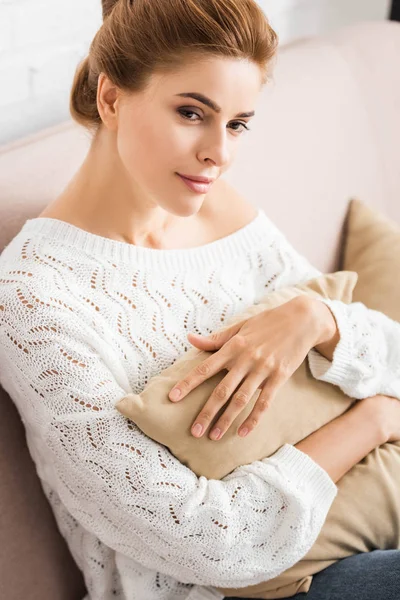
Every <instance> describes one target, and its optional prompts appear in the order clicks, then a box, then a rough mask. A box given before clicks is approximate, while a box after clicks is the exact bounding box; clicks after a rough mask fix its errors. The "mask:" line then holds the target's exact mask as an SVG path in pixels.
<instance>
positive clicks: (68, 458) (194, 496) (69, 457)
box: [0, 284, 337, 587]
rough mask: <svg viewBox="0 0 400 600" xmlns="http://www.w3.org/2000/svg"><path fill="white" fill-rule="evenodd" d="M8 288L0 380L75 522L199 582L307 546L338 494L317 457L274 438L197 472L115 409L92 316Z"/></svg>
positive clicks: (256, 570) (111, 366)
mask: <svg viewBox="0 0 400 600" xmlns="http://www.w3.org/2000/svg"><path fill="white" fill-rule="evenodd" d="M2 287H3V290H2V289H1V288H2ZM17 287H18V290H16V289H15V288H13V289H12V293H11V290H10V293H9V292H8V291H7V292H5V289H4V286H0V308H1V309H2V310H0V382H1V384H2V386H3V387H4V389H5V390H6V391H7V392H8V393H9V395H10V396H11V398H12V399H13V401H14V403H15V405H16V406H17V409H18V411H19V413H20V416H21V418H22V420H23V422H24V425H25V428H26V431H27V437H28V439H29V449H30V452H31V454H32V458H33V459H34V461H35V463H36V466H37V472H38V474H39V476H40V477H41V478H42V479H43V480H45V481H46V482H47V483H48V485H49V486H50V487H51V488H53V489H54V490H55V491H56V492H57V494H58V495H59V497H60V499H61V501H62V502H63V504H64V505H65V507H66V508H67V509H68V511H69V512H70V513H71V515H72V516H73V517H74V518H75V519H76V520H77V521H79V522H80V523H81V525H82V526H83V527H85V528H87V530H89V531H91V532H92V533H94V534H95V535H96V536H97V537H98V538H99V539H100V540H101V541H102V542H104V543H105V544H107V545H108V546H109V547H110V548H112V549H114V550H115V551H117V552H119V553H121V554H122V555H124V556H125V557H128V559H129V558H130V559H133V560H135V561H137V562H139V563H140V564H142V565H143V566H145V567H147V568H149V569H153V570H157V571H159V572H161V573H164V574H166V575H169V576H172V577H174V578H176V579H177V580H179V581H181V582H184V583H188V584H199V585H204V586H208V585H210V586H220V587H244V586H248V585H253V584H257V583H260V582H262V581H266V580H268V579H270V578H273V577H275V576H277V575H278V574H280V573H281V572H283V571H284V570H286V569H288V568H289V567H290V566H292V565H293V564H295V563H296V562H297V561H298V560H300V559H301V558H302V557H303V556H304V555H305V554H306V553H307V552H308V550H309V549H310V548H311V546H312V545H313V544H314V542H315V540H316V538H317V536H318V534H319V532H320V530H321V528H322V526H323V523H324V521H325V519H326V516H327V513H328V511H329V508H330V506H331V504H332V502H333V500H334V498H335V496H336V494H337V487H336V485H335V484H334V483H333V481H332V480H331V478H330V477H329V476H328V474H327V473H326V472H325V471H324V470H323V469H322V468H321V467H320V466H319V465H318V464H317V463H315V462H314V461H313V460H312V459H311V458H310V457H309V456H308V455H307V454H305V453H303V452H301V451H299V450H297V448H295V447H294V446H291V445H284V446H282V447H281V448H280V449H279V450H278V451H277V452H276V453H275V454H274V455H273V456H271V457H269V458H266V459H263V460H260V461H255V462H253V463H251V464H246V465H243V466H240V467H238V468H237V469H235V470H234V471H233V472H232V473H230V474H229V475H227V476H226V477H225V478H224V479H222V480H208V479H207V478H205V477H203V476H201V477H197V476H196V475H195V474H194V473H193V471H191V470H190V469H189V468H187V467H186V466H184V465H183V464H182V463H180V461H179V460H178V459H176V458H175V457H174V456H173V455H172V454H171V453H170V451H169V450H168V448H166V447H165V446H163V445H161V444H158V443H157V442H155V441H154V440H152V439H150V438H148V437H147V436H146V435H145V434H144V433H143V432H141V431H140V430H139V429H138V428H137V426H136V425H135V424H134V423H133V422H132V421H130V420H129V419H126V418H125V417H124V416H122V415H121V414H120V413H119V412H118V411H117V410H116V409H115V407H114V405H115V403H116V402H117V401H118V400H119V399H121V398H122V397H124V396H125V395H126V394H127V393H129V392H131V391H132V389H131V387H130V385H129V381H128V380H127V377H126V375H125V374H124V371H123V368H122V363H121V361H120V360H119V356H118V353H117V352H116V350H114V349H111V347H110V345H109V344H108V343H107V340H106V339H104V338H103V336H102V335H101V333H98V332H97V330H96V329H95V328H93V327H92V323H91V322H90V319H88V321H87V322H84V321H82V320H81V319H80V318H79V317H77V313H76V312H75V311H74V310H72V309H71V306H69V305H68V304H69V302H68V300H70V298H69V297H67V296H66V295H64V296H60V294H58V295H57V294H51V296H52V297H51V298H49V299H48V301H40V302H35V303H34V304H32V303H30V302H27V301H25V299H26V297H27V295H26V294H25V293H24V289H23V285H22V284H19V285H18V286H17ZM17 292H18V294H19V297H18V301H17ZM31 297H32V296H31ZM37 297H39V295H38V296H37ZM42 299H43V296H42Z"/></svg>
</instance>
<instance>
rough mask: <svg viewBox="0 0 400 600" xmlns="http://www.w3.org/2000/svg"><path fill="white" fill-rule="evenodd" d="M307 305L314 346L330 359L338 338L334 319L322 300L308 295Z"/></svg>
mask: <svg viewBox="0 0 400 600" xmlns="http://www.w3.org/2000/svg"><path fill="white" fill-rule="evenodd" d="M308 300H309V302H308V306H309V310H310V313H311V315H312V322H313V324H314V331H315V343H314V346H313V348H315V349H316V350H317V351H318V352H319V353H320V354H322V355H323V356H324V357H325V358H327V359H328V360H330V361H332V360H333V354H334V351H335V348H336V346H337V344H338V343H339V340H340V332H339V328H338V326H337V323H336V319H335V317H334V315H333V313H332V311H331V309H330V308H329V306H327V305H326V304H325V303H324V302H321V300H318V299H317V298H312V297H310V296H308Z"/></svg>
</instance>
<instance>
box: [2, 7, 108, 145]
mask: <svg viewBox="0 0 400 600" xmlns="http://www.w3.org/2000/svg"><path fill="white" fill-rule="evenodd" d="M101 20H102V19H101V2H100V0H67V1H65V0H0V144H2V143H6V142H7V141H12V140H14V139H17V138H20V137H23V136H25V135H27V134H30V133H34V132H35V131H37V130H39V129H42V128H44V127H49V126H51V125H53V124H55V123H58V122H61V121H64V120H65V119H68V117H69V111H68V103H69V90H70V87H71V83H72V78H73V74H74V70H75V67H76V65H77V63H78V62H79V60H81V59H82V58H83V57H84V56H86V54H87V52H88V49H89V45H90V42H91V40H92V39H93V36H94V34H95V33H96V31H97V30H98V28H99V26H100V25H101Z"/></svg>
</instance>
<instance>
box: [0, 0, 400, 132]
mask: <svg viewBox="0 0 400 600" xmlns="http://www.w3.org/2000/svg"><path fill="white" fill-rule="evenodd" d="M149 1H153V2H156V1H157V0H149ZM259 2H260V4H261V6H262V7H263V9H264V10H265V12H266V14H268V15H269V16H270V18H271V21H272V24H273V26H274V27H275V28H276V29H277V31H278V33H279V34H280V38H281V43H283V44H284V43H286V42H288V41H291V40H293V39H296V38H298V37H301V36H304V35H315V34H318V33H323V32H324V31H328V30H331V29H333V28H334V27H338V26H340V25H343V24H347V23H351V22H354V21H357V20H363V19H383V18H386V16H387V14H388V9H389V5H390V0H259ZM101 20H102V19H101V1H100V0H0V144H3V143H6V142H9V141H13V140H15V139H18V138H20V137H23V136H25V135H28V134H31V133H34V132H36V131H38V130H39V129H42V128H44V127H49V126H51V125H53V124H55V123H58V122H61V121H64V120H66V119H68V118H69V110H68V102H69V91H70V87H71V83H72V78H73V74H74V70H75V67H76V65H77V63H78V62H79V60H81V59H82V58H83V57H84V56H86V54H87V51H88V48H89V45H90V42H91V40H92V38H93V36H94V34H95V33H96V31H97V30H98V28H99V27H100V25H101Z"/></svg>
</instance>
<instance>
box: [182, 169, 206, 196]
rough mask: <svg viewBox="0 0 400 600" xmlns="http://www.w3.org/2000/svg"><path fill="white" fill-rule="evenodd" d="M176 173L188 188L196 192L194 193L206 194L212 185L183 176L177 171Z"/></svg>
mask: <svg viewBox="0 0 400 600" xmlns="http://www.w3.org/2000/svg"><path fill="white" fill-rule="evenodd" d="M177 175H178V176H179V177H180V178H181V179H182V181H183V182H184V183H185V184H186V185H187V186H188V188H189V189H190V190H192V191H193V192H196V194H206V193H207V192H208V190H209V189H210V187H211V186H212V183H200V182H199V181H193V180H192V179H188V178H187V177H183V175H179V173H177Z"/></svg>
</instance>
